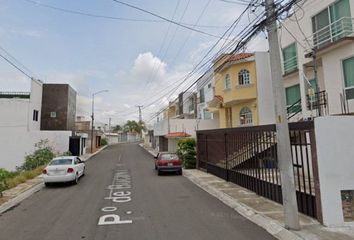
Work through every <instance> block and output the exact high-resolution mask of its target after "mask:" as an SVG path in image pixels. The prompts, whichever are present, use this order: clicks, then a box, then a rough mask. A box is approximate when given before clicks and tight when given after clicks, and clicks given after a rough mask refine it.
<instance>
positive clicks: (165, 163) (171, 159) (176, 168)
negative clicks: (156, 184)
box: [155, 152, 182, 175]
mask: <svg viewBox="0 0 354 240" xmlns="http://www.w3.org/2000/svg"><path fill="white" fill-rule="evenodd" d="M155 159H156V160H155V169H156V170H157V174H158V175H161V173H162V172H177V173H178V174H179V175H182V161H181V160H180V159H179V157H178V156H177V154H176V153H168V152H160V153H159V154H158V155H157V156H156V157H155Z"/></svg>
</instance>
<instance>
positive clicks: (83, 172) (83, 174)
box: [82, 168, 85, 176]
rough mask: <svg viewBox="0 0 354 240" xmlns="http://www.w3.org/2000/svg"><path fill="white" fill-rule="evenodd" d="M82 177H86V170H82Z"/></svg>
mask: <svg viewBox="0 0 354 240" xmlns="http://www.w3.org/2000/svg"><path fill="white" fill-rule="evenodd" d="M82 176H85V168H84V170H82Z"/></svg>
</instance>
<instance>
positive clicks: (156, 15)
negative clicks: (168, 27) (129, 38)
mask: <svg viewBox="0 0 354 240" xmlns="http://www.w3.org/2000/svg"><path fill="white" fill-rule="evenodd" d="M112 1H114V2H116V3H119V4H122V5H125V6H127V7H130V8H134V9H136V10H139V11H141V12H144V13H147V14H150V15H152V16H154V17H157V18H160V19H162V20H165V21H167V22H170V23H173V24H175V25H178V26H180V27H183V28H185V29H188V30H191V31H193V32H197V33H201V34H204V35H207V36H210V37H215V38H221V37H220V36H217V35H214V34H211V33H207V32H205V31H202V30H198V29H195V28H192V27H189V26H187V25H184V24H182V23H178V22H176V21H173V20H171V19H168V18H165V17H163V16H160V15H158V14H156V13H153V12H150V11H148V10H145V9H143V8H140V7H137V6H134V5H131V4H129V3H126V2H122V1H119V0H112Z"/></svg>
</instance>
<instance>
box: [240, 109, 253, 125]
mask: <svg viewBox="0 0 354 240" xmlns="http://www.w3.org/2000/svg"><path fill="white" fill-rule="evenodd" d="M240 124H241V125H249V124H252V111H251V110H250V109H249V108H248V107H244V108H242V109H241V111H240Z"/></svg>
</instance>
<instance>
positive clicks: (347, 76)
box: [343, 57, 354, 99]
mask: <svg viewBox="0 0 354 240" xmlns="http://www.w3.org/2000/svg"><path fill="white" fill-rule="evenodd" d="M343 73H344V86H345V95H346V98H347V99H354V57H352V58H348V59H346V60H344V61H343Z"/></svg>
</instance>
